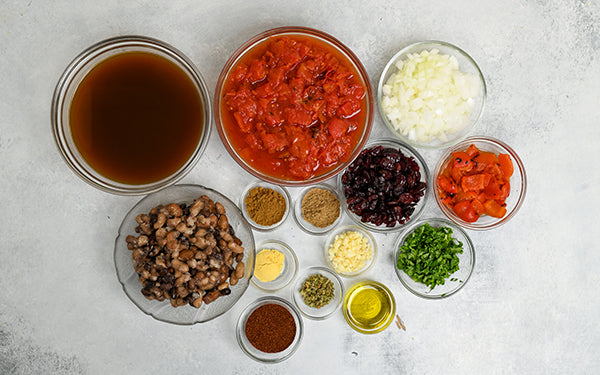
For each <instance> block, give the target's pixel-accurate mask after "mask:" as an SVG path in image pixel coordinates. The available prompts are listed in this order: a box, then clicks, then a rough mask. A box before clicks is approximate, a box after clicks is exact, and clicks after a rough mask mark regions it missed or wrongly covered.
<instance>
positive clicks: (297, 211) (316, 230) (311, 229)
mask: <svg viewBox="0 0 600 375" xmlns="http://www.w3.org/2000/svg"><path fill="white" fill-rule="evenodd" d="M313 189H324V190H327V191H329V192H330V193H332V194H333V195H335V197H336V198H337V200H338V202H339V203H340V207H339V208H340V211H339V215H338V217H337V218H336V219H335V221H334V222H333V223H331V224H330V225H328V226H326V227H317V226H315V225H313V224H312V223H309V222H308V221H306V219H304V215H302V201H303V199H304V196H305V195H306V193H308V192H309V191H311V190H313ZM294 218H295V219H296V222H297V223H298V225H299V226H300V228H301V229H302V230H304V231H306V232H308V233H310V234H317V235H319V234H325V233H327V232H329V231H330V230H331V229H332V228H334V227H335V226H336V225H337V224H338V223H339V222H340V220H341V219H342V199H340V195H339V194H338V192H337V191H336V190H335V189H334V188H333V187H331V186H329V185H327V184H317V185H313V186H310V187H307V188H305V189H303V190H302V191H301V192H300V195H299V196H298V199H297V200H296V204H295V205H294Z"/></svg>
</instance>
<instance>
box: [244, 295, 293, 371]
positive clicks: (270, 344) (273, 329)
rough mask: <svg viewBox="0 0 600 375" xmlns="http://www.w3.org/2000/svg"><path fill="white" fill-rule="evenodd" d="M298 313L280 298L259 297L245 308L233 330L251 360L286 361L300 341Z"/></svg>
mask: <svg viewBox="0 0 600 375" xmlns="http://www.w3.org/2000/svg"><path fill="white" fill-rule="evenodd" d="M303 328H304V324H303V322H302V316H301V315H300V312H299V311H298V310H297V309H296V308H295V307H294V306H293V305H292V304H291V303H290V302H288V301H286V300H284V299H283V298H280V297H262V298H259V299H257V300H256V301H254V302H252V303H251V304H250V305H248V306H247V307H246V308H245V309H244V311H243V312H242V314H241V315H240V317H239V319H238V323H237V327H236V336H237V340H238V344H239V345H240V348H242V351H243V352H244V353H246V354H247V355H248V356H249V357H250V358H252V359H254V360H256V361H258V362H263V363H277V362H281V361H285V360H286V359H288V358H289V357H291V356H292V354H294V352H296V350H297V349H298V346H299V345H300V342H301V341H302V336H303Z"/></svg>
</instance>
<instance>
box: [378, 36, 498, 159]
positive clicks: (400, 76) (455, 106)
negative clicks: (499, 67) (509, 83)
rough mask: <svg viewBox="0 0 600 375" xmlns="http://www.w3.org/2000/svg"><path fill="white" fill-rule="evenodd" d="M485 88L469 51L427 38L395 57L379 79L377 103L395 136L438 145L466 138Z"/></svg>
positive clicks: (428, 145) (480, 110)
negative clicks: (427, 39)
mask: <svg viewBox="0 0 600 375" xmlns="http://www.w3.org/2000/svg"><path fill="white" fill-rule="evenodd" d="M486 91H487V89H486V84H485V79H484V77H483V74H482V73H481V70H480V69H479V66H477V63H476V62H475V60H473V59H472V58H471V56H469V55H468V54H467V53H466V52H465V51H463V50H462V49H460V48H458V47H456V46H454V45H452V44H449V43H446V42H440V41H424V42H418V43H414V44H411V45H409V46H407V47H405V48H403V49H402V50H400V51H399V52H398V53H396V54H395V55H394V56H393V57H392V58H391V59H390V61H389V62H388V63H387V65H386V66H385V68H384V69H383V73H382V74H381V78H380V79H379V85H378V88H377V102H378V107H379V112H380V114H381V117H382V118H383V121H384V123H385V124H386V125H387V127H388V128H389V129H390V130H391V131H392V133H394V135H395V136H397V137H398V138H400V139H401V140H403V141H405V142H407V143H409V144H411V145H413V146H415V147H422V148H431V149H436V148H444V147H448V146H451V145H453V144H455V143H456V142H458V141H460V140H461V139H463V138H464V137H465V136H467V134H468V133H469V132H470V131H471V130H472V129H473V127H474V126H475V125H476V124H477V123H478V122H479V119H480V118H481V114H482V113H483V107H484V103H485V99H486Z"/></svg>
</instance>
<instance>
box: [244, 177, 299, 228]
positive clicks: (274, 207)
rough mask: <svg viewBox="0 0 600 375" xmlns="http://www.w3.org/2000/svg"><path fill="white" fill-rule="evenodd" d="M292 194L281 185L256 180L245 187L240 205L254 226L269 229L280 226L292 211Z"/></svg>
mask: <svg viewBox="0 0 600 375" xmlns="http://www.w3.org/2000/svg"><path fill="white" fill-rule="evenodd" d="M290 202H291V198H290V194H289V193H288V191H287V189H286V188H285V187H283V186H280V185H275V184H270V183H268V182H264V181H257V182H254V183H252V184H250V185H248V186H246V188H245V189H244V191H243V192H242V196H241V199H240V207H241V209H242V214H243V215H244V218H245V219H246V220H248V222H249V223H250V225H252V227H253V228H255V229H258V230H261V231H269V230H272V229H275V228H277V227H278V226H280V225H281V224H282V223H283V222H284V221H285V219H286V218H287V217H288V215H289V213H290Z"/></svg>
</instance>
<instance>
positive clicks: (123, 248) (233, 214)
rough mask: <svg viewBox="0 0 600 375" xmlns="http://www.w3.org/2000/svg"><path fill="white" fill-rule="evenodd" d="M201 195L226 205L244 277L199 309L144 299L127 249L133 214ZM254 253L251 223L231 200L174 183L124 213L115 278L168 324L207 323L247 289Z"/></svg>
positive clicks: (145, 309)
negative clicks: (240, 249) (238, 243)
mask: <svg viewBox="0 0 600 375" xmlns="http://www.w3.org/2000/svg"><path fill="white" fill-rule="evenodd" d="M202 195H207V196H208V197H209V198H211V199H212V200H213V201H215V202H220V203H221V204H222V205H223V206H224V207H225V210H226V214H227V219H228V221H229V224H230V225H231V227H232V228H233V230H234V232H235V235H236V236H237V237H238V238H239V239H240V240H242V246H243V247H244V248H245V251H244V258H243V262H244V264H245V272H244V277H243V278H241V279H239V281H238V283H237V284H236V285H233V286H230V290H231V294H229V295H227V296H221V297H219V298H218V299H217V300H216V301H214V302H212V303H210V304H205V303H203V304H202V305H201V306H200V308H194V307H192V306H190V305H185V306H180V307H177V308H175V307H173V306H171V303H170V302H169V301H167V300H165V301H162V302H159V301H156V300H149V299H147V298H146V297H144V296H143V295H142V293H141V289H142V285H141V284H140V282H139V280H138V274H137V273H136V272H135V270H134V265H133V260H132V258H131V255H132V254H131V250H128V249H127V244H126V242H125V239H126V237H127V236H128V235H136V232H135V228H136V226H137V223H136V221H135V218H136V216H137V215H139V214H144V213H145V214H148V213H149V212H150V210H151V209H152V208H153V207H156V206H158V205H160V204H162V205H166V204H169V203H186V204H191V203H192V202H193V201H194V200H195V199H196V198H198V197H200V196H202ZM254 252H255V245H254V236H253V234H252V230H251V229H250V225H249V224H248V222H247V221H246V220H245V219H244V217H243V216H242V213H241V212H240V210H239V209H238V208H237V206H236V205H235V204H234V203H233V202H232V201H231V200H229V199H228V198H227V197H226V196H224V195H222V194H221V193H219V192H217V191H215V190H212V189H209V188H206V187H204V186H200V185H174V186H170V187H167V188H165V189H163V190H161V191H158V192H156V193H152V194H150V195H148V196H146V197H145V198H143V199H142V200H140V201H139V202H138V203H137V204H136V205H135V206H133V208H132V209H131V210H130V211H129V212H128V213H127V215H126V216H125V218H124V219H123V222H122V224H121V226H120V228H119V234H118V236H117V239H116V241H115V254H114V260H115V267H116V270H117V277H118V278H119V282H120V283H121V284H122V286H123V290H124V291H125V294H127V296H128V297H129V298H130V299H131V301H132V302H133V303H135V305H136V306H137V307H139V308H140V310H142V311H143V312H144V313H146V314H148V315H151V316H152V317H154V318H156V319H158V320H161V321H164V322H167V323H174V324H182V325H191V324H194V323H201V322H206V321H209V320H211V319H214V318H216V317H218V316H220V315H222V314H224V313H225V312H227V311H228V310H229V309H230V308H231V307H232V306H233V305H234V304H235V303H236V302H237V301H238V300H239V299H240V297H241V296H242V295H243V294H244V292H245V291H246V289H247V288H248V285H249V284H250V278H251V277H252V274H253V272H254Z"/></svg>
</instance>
